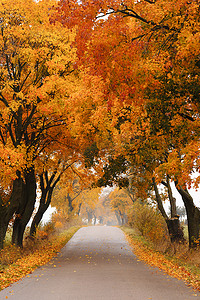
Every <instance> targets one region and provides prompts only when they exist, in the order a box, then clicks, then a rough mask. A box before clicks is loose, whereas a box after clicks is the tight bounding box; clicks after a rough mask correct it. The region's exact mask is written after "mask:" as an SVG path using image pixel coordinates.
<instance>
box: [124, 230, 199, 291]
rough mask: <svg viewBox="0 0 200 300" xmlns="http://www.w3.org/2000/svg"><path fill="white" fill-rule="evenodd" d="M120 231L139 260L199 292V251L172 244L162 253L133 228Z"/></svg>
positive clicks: (186, 246) (183, 245) (184, 245)
mask: <svg viewBox="0 0 200 300" xmlns="http://www.w3.org/2000/svg"><path fill="white" fill-rule="evenodd" d="M122 230H123V231H124V233H125V234H126V237H127V239H128V241H129V243H130V244H131V246H132V247H133V250H134V253H135V254H136V255H137V256H138V258H139V259H141V260H144V261H145V262H147V263H148V264H150V265H152V266H156V267H158V268H160V269H162V270H163V271H164V272H165V273H167V274H169V275H171V276H173V277H176V278H178V279H182V280H184V281H185V282H186V284H188V285H189V286H192V287H193V288H194V289H197V290H199V291H200V249H196V250H189V249H188V245H187V244H174V245H171V247H168V249H167V251H165V253H162V252H161V251H158V250H156V249H155V248H154V246H153V244H152V243H150V242H149V241H148V240H147V239H145V238H144V237H143V236H140V235H138V234H137V232H136V231H135V230H134V229H133V228H130V227H122ZM161 246H162V245H161ZM156 248H158V247H156ZM160 248H162V247H160Z"/></svg>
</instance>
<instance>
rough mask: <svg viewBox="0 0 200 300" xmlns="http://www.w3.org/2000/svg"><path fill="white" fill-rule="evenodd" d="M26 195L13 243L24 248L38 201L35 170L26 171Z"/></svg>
mask: <svg viewBox="0 0 200 300" xmlns="http://www.w3.org/2000/svg"><path fill="white" fill-rule="evenodd" d="M24 177H25V195H24V201H23V205H22V206H21V207H20V208H19V210H18V212H17V216H16V218H15V221H14V225H13V235H12V243H13V244H15V245H17V246H19V247H23V236H24V232H25V229H26V225H27V224H28V222H29V220H30V218H31V216H32V213H33V210H34V206H35V201H36V178H35V171H34V168H33V167H32V168H30V169H28V170H26V171H25V174H24Z"/></svg>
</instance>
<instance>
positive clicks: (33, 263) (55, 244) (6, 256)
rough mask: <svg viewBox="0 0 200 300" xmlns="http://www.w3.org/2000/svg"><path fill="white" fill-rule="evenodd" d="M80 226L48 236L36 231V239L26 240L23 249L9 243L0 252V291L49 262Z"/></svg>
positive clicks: (43, 232)
mask: <svg viewBox="0 0 200 300" xmlns="http://www.w3.org/2000/svg"><path fill="white" fill-rule="evenodd" d="M79 228H80V226H72V227H70V228H67V229H65V230H62V231H60V232H57V233H56V234H55V233H54V234H50V235H48V234H47V233H46V232H45V231H40V230H38V234H37V238H36V239H34V240H33V239H29V238H28V239H26V240H25V245H24V248H23V249H20V248H18V247H16V246H13V245H11V244H9V243H7V245H6V246H5V247H4V249H3V250H1V251H0V290H2V289H4V288H6V287H8V286H9V285H10V284H12V283H13V282H16V281H18V280H19V279H21V278H22V277H24V276H26V275H28V274H30V273H32V272H33V271H34V270H35V269H36V268H38V267H39V266H42V265H44V264H46V263H47V262H49V261H50V260H51V259H52V258H53V257H54V256H56V255H57V253H58V252H59V251H60V250H61V248H62V247H63V246H64V245H65V244H66V243H67V242H68V241H69V240H70V239H71V237H72V236H73V235H74V234H75V232H76V231H77V230H78V229H79Z"/></svg>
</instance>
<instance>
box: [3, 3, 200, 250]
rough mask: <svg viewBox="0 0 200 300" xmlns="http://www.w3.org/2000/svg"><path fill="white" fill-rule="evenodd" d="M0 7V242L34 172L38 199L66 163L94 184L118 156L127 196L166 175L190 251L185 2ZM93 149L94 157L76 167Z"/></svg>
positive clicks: (191, 29) (192, 14)
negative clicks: (127, 177) (128, 179)
mask: <svg viewBox="0 0 200 300" xmlns="http://www.w3.org/2000/svg"><path fill="white" fill-rule="evenodd" d="M0 6H1V9H0V11H1V25H0V26H1V35H0V60H1V61H0V63H1V65H0V109H1V115H0V153H1V160H0V165H1V170H2V172H1V174H0V176H1V186H2V187H3V190H4V193H2V200H1V202H0V204H1V206H0V214H1V215H2V216H4V215H5V211H6V216H7V217H6V219H5V220H4V217H2V218H1V222H2V225H1V226H0V228H2V229H0V230H1V234H0V236H1V246H2V241H3V238H4V234H5V231H6V226H7V225H6V224H8V221H9V219H10V215H12V217H13V216H16V215H17V216H18V217H19V218H18V219H17V218H16V224H15V225H16V226H15V227H16V228H18V229H16V231H17V232H18V233H16V236H15V242H16V243H17V244H18V245H22V238H23V231H24V229H25V227H26V225H27V223H28V221H29V219H30V217H31V215H32V212H33V207H34V204H35V197H36V182H39V179H41V181H40V186H41V187H42V184H43V183H44V182H45V187H44V191H45V192H44V193H46V195H47V196H48V194H50V193H51V192H50V191H51V190H52V187H53V186H54V182H58V180H57V179H58V178H59V180H60V177H61V175H62V176H63V173H64V172H67V175H66V178H67V176H69V177H70V176H72V173H73V170H72V166H73V167H77V166H79V167H80V166H81V169H82V171H81V177H83V176H84V175H85V174H86V173H87V175H88V174H89V175H90V176H91V177H90V178H92V179H95V180H97V179H98V177H102V176H103V173H102V170H103V167H105V165H106V163H108V162H109V160H110V158H111V157H112V158H113V159H115V158H117V157H120V156H124V157H125V159H126V162H127V168H128V169H129V174H130V173H131V174H132V175H133V177H134V180H133V181H132V183H134V185H135V186H134V187H135V190H136V191H137V193H138V195H136V197H138V196H140V195H139V194H142V196H143V197H146V195H148V193H149V191H150V190H151V189H152V188H153V185H152V178H156V183H160V182H162V181H164V182H165V181H166V179H167V178H168V177H169V178H170V180H173V181H175V183H176V186H177V189H178V191H179V192H180V194H181V196H182V197H183V201H184V204H185V206H186V210H187V213H188V221H189V234H190V246H195V240H197V239H198V238H199V231H198V228H199V219H200V218H199V214H200V213H199V210H198V209H196V208H195V205H194V203H193V200H192V198H191V196H190V195H189V192H188V190H187V187H188V186H190V185H191V184H193V183H194V184H196V186H198V182H199V177H197V179H194V178H193V177H192V174H193V171H194V170H195V171H197V172H198V171H199V91H200V90H199V49H200V47H199V38H198V37H199V15H198V11H199V6H198V4H197V3H196V1H193V2H192V3H188V2H187V1H186V0H182V1H179V3H178V4H177V3H176V2H175V1H174V0H172V1H170V2H166V1H162V0H159V1H145V0H144V1H139V2H135V1H127V2H126V3H121V2H120V1H119V2H118V1H109V3H108V2H107V1H96V2H95V3H94V2H93V1H82V2H81V3H79V1H70V2H67V1H59V2H58V1H55V2H54V1H50V0H48V1H39V2H37V3H36V2H35V1H32V0H29V1H26V2H25V3H24V2H23V1H20V0H19V1H16V2H15V4H14V5H11V2H10V1H4V0H1V1H0ZM100 13H101V16H102V15H103V14H104V15H107V17H106V18H99V16H100V15H99V14H100ZM92 145H96V147H97V150H98V151H97V153H96V154H98V155H96V154H95V155H96V156H95V157H94V159H93V162H94V164H93V169H92V171H91V170H90V171H87V172H86V171H84V172H85V173H84V172H83V169H84V163H83V162H84V153H86V152H85V150H86V149H88V148H89V147H91V146H92ZM17 170H20V171H21V174H22V177H21V178H22V180H23V192H22V194H21V200H20V201H17V204H16V205H15V209H14V212H13V208H12V213H11V211H10V206H9V197H8V196H7V194H8V191H11V190H13V192H12V193H13V195H15V190H14V189H12V180H13V179H15V178H16V175H15V174H16V171H17ZM52 174H54V176H53V179H52V177H51V176H52ZM83 174H84V175H83ZM45 176H46V177H45ZM94 177H96V178H94ZM53 180H54V181H53ZM66 180H67V179H66ZM5 191H6V192H5ZM45 201H46V200H45ZM194 214H195V216H196V217H195V218H193V216H194ZM8 216H9V217H8ZM172 217H173V216H172ZM18 223H20V226H19V224H18Z"/></svg>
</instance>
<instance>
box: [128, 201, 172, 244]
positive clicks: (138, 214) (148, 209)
mask: <svg viewBox="0 0 200 300" xmlns="http://www.w3.org/2000/svg"><path fill="white" fill-rule="evenodd" d="M128 222H129V225H130V226H131V227H133V228H135V229H136V230H137V231H138V232H139V233H140V234H141V235H142V236H144V237H145V238H147V239H148V240H149V241H151V242H152V243H153V244H154V246H155V247H156V248H158V247H159V246H160V245H161V244H163V243H164V242H165V241H167V242H168V241H169V235H168V232H167V227H166V223H165V220H164V219H163V217H162V216H161V215H160V214H159V212H158V211H157V209H155V208H154V207H152V206H151V205H149V204H143V203H140V202H139V201H136V202H135V203H134V205H133V206H132V208H131V209H130V211H129V213H128Z"/></svg>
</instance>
